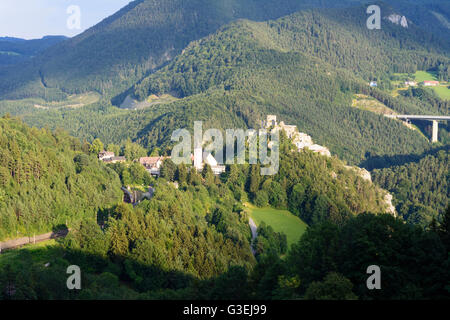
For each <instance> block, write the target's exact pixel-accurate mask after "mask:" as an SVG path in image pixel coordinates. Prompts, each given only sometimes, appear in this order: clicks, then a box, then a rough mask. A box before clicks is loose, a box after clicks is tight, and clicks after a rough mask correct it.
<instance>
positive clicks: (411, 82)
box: [405, 81, 417, 87]
mask: <svg viewBox="0 0 450 320" xmlns="http://www.w3.org/2000/svg"><path fill="white" fill-rule="evenodd" d="M405 86H407V87H415V86H417V82H415V81H405Z"/></svg>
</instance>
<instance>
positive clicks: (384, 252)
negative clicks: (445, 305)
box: [0, 0, 450, 300]
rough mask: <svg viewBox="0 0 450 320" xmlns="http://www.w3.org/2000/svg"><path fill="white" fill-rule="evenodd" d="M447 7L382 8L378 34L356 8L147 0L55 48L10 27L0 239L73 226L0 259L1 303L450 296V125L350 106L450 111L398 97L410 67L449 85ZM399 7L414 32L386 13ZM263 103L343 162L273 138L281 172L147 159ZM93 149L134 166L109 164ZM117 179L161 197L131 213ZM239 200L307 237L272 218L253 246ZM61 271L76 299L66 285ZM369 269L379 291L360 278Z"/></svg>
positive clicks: (285, 0) (2, 90)
mask: <svg viewBox="0 0 450 320" xmlns="http://www.w3.org/2000/svg"><path fill="white" fill-rule="evenodd" d="M442 3H443V1H442V0H429V1H427V2H426V3H424V2H423V1H419V0H399V1H396V3H395V4H392V7H391V6H389V5H386V4H382V5H381V6H382V12H383V21H382V24H383V27H382V29H381V30H369V29H368V28H367V27H366V19H367V14H366V12H365V9H366V7H365V6H362V4H363V5H365V4H366V3H365V1H363V0H344V1H334V0H322V1H315V0H304V1H298V0H281V1H278V2H274V1H272V0H243V1H239V0H220V1H209V0H190V1H187V0H167V1H160V0H137V1H134V2H131V3H130V4H129V5H127V6H126V7H124V8H123V9H122V10H120V11H119V12H117V13H116V14H114V15H112V16H111V17H109V18H107V19H105V20H103V21H102V22H101V23H99V24H98V25H96V26H94V27H92V28H90V29H88V30H87V31H86V32H83V33H81V34H80V35H78V36H76V37H74V38H71V39H67V40H64V41H60V40H62V39H59V38H55V39H50V40H49V39H47V40H49V41H47V42H45V41H44V42H45V43H44V42H39V41H37V42H21V41H19V40H14V41H12V40H11V39H9V40H8V39H4V40H2V39H1V38H0V99H2V100H0V116H3V117H2V118H0V240H8V239H13V238H17V237H23V236H32V235H34V234H39V233H44V232H49V231H52V230H57V229H59V228H70V232H69V234H68V236H67V237H65V238H64V239H58V240H57V241H53V242H51V244H50V245H47V246H44V247H33V248H32V249H31V248H30V249H28V248H23V249H20V250H17V251H9V252H8V251H7V252H4V253H2V254H1V255H0V300H1V299H6V300H9V299H199V300H205V299H233V300H236V299H237V300H239V299H256V300H258V299H308V300H309V299H312V300H322V299H327V300H330V299H331V300H334V299H346V300H357V299H362V300H377V299H394V300H398V299H449V298H450V272H449V270H450V207H449V202H448V196H449V160H450V159H449V157H450V154H449V151H450V149H449V145H448V144H449V143H450V128H449V127H448V124H447V123H440V125H439V142H437V143H436V144H431V143H430V141H429V136H430V134H431V131H430V122H429V121H422V122H421V121H417V122H414V126H413V127H411V128H412V129H414V130H411V128H409V127H407V126H406V125H404V124H403V123H402V122H400V121H397V120H393V119H390V118H387V117H384V116H383V115H382V114H379V113H375V112H371V111H368V110H362V109H360V108H356V107H353V106H352V102H353V99H354V98H355V96H356V95H365V96H367V97H368V99H374V100H376V102H377V103H379V104H381V105H383V107H385V108H387V109H390V111H392V112H395V113H398V114H430V115H448V114H449V103H450V100H444V99H442V98H440V97H439V96H438V95H437V94H436V92H435V91H434V90H433V89H430V88H424V87H422V86H419V87H409V88H408V89H406V90H398V89H399V86H401V85H403V82H404V81H405V79H404V77H405V76H402V75H401V74H403V75H408V78H409V77H410V75H413V74H414V73H415V72H416V71H419V70H421V71H430V72H433V74H435V75H436V76H437V78H438V79H439V80H440V81H448V80H449V77H450V55H449V52H450V44H449V42H448V39H447V38H445V37H443V36H442V34H443V33H445V31H447V30H448V29H445V24H443V23H441V24H438V23H436V21H439V22H442V18H444V21H447V20H445V16H450V12H449V11H448V10H449V9H448V8H447V7H445V6H444V5H443V4H442ZM318 7H319V9H318ZM341 7H345V8H346V9H342V8H341ZM349 7H352V8H350V9H349ZM311 8H313V9H311ZM398 8H401V10H402V14H403V13H404V14H406V15H408V23H409V26H408V28H402V27H401V26H400V25H396V24H393V23H390V22H389V21H388V19H387V15H389V14H391V13H397V9H398ZM300 9H302V10H301V11H298V10H300ZM420 10H423V13H420V12H419V11H420ZM436 12H441V13H442V15H441V16H440V15H439V14H438V15H436ZM280 17H281V18H280ZM270 19H276V20H270ZM427 25H430V28H429V29H428V31H424V30H423V29H422V27H424V26H427ZM443 28H444V29H443ZM443 30H444V32H443ZM44 40H45V39H44ZM8 41H9V42H8ZM51 41H54V42H52V43H50V42H51ZM7 42H8V43H7ZM56 42H60V43H56ZM2 46H4V47H2ZM2 48H3V49H2ZM20 50H23V51H20ZM3 51H4V52H9V53H10V52H17V53H20V54H23V57H22V58H23V59H22V58H20V59H19V58H18V56H17V55H12V56H11V55H10V54H8V56H7V59H6V60H4V61H3V62H2V58H4V57H3V56H6V54H5V53H4V52H3ZM19 51H20V52H19ZM31 55H33V57H31ZM399 74H400V75H399ZM369 81H377V82H378V87H371V86H369ZM394 82H397V84H395V85H393V83H394ZM398 83H400V84H398ZM444 89H445V88H444ZM84 94H93V95H95V99H94V100H93V101H96V102H93V101H91V100H89V99H85V100H83V95H84ZM84 98H85V97H84ZM6 99H8V100H6ZM77 99H79V100H80V101H90V102H82V103H80V104H74V103H72V102H69V101H77ZM125 99H127V100H128V101H132V103H131V107H124V106H123V105H122V102H123V101H124V100H125ZM141 102H143V103H144V105H145V107H143V108H136V109H133V105H135V104H138V103H141ZM52 103H53V104H52ZM127 108H128V109H127ZM10 114H12V116H11V115H10ZM269 114H274V115H276V116H277V118H278V121H283V122H285V123H286V124H289V125H296V126H297V127H298V129H299V131H300V132H305V133H307V134H309V135H310V136H311V137H312V138H313V140H314V143H318V144H320V145H323V146H326V147H328V148H329V149H330V151H331V153H332V156H331V157H326V156H321V155H318V154H316V153H313V152H311V151H308V150H303V151H301V152H297V150H296V149H297V148H296V146H294V145H293V144H292V143H291V141H289V140H288V139H287V137H286V135H285V134H281V146H280V166H279V171H278V172H277V174H276V175H273V176H263V175H261V173H260V169H261V168H262V167H263V165H262V164H260V163H259V164H252V165H249V164H245V165H227V166H226V172H224V173H222V174H221V175H218V176H217V175H214V174H213V171H212V168H211V167H210V166H209V165H206V166H205V167H204V169H203V171H200V172H197V170H196V169H194V168H193V167H192V166H191V165H184V164H182V165H175V164H174V163H173V162H172V161H171V160H165V161H164V163H163V166H162V168H161V175H160V177H158V178H156V177H152V176H151V175H150V174H149V172H148V171H147V170H146V169H145V167H144V166H142V165H141V164H140V163H139V158H140V157H146V156H168V155H170V154H171V151H172V148H173V143H172V142H171V140H170V139H171V135H172V133H173V132H174V131H175V130H177V129H182V128H186V129H188V130H189V131H192V129H193V124H194V121H203V130H204V131H205V130H207V129H209V128H218V129H220V130H224V129H228V128H242V129H246V128H255V129H259V128H260V126H261V121H262V120H265V119H266V116H267V115H269ZM102 150H107V151H112V152H114V153H115V155H120V156H125V157H126V159H127V161H126V162H124V163H111V164H105V163H103V162H102V161H99V160H98V153H99V152H100V151H102ZM348 165H357V166H360V167H364V168H365V169H367V170H369V171H370V173H371V174H372V180H373V182H372V181H370V179H367V177H366V178H363V177H362V176H361V175H360V172H359V171H358V170H354V169H355V168H352V167H349V166H348ZM122 186H128V187H130V188H136V189H139V190H141V191H142V190H148V189H150V190H151V191H152V195H151V196H148V197H147V198H146V199H143V200H142V201H139V203H136V204H134V205H131V204H126V203H124V201H123V200H124V197H123V193H122V191H121V187H122ZM149 187H151V188H149ZM153 191H154V193H153ZM388 192H389V193H390V194H392V195H393V196H394V197H393V204H394V206H395V208H396V213H397V215H395V214H387V212H388V204H389V203H388V202H389V201H387V200H386V195H387V193H388ZM247 205H249V206H251V207H252V208H258V210H259V209H266V208H268V207H270V209H271V210H288V211H289V212H290V213H292V214H293V215H294V216H295V217H292V218H295V219H297V217H298V218H300V219H301V220H302V221H303V222H304V223H306V224H307V226H308V228H307V231H306V233H304V234H303V236H302V237H301V239H300V240H299V241H298V242H297V243H295V244H294V245H291V243H290V244H289V245H288V240H287V239H288V237H287V235H286V234H284V233H282V232H279V231H276V230H275V229H274V228H273V226H271V225H269V224H266V223H264V222H263V223H261V224H259V225H258V235H257V237H256V239H253V238H252V232H251V231H252V230H251V229H250V227H249V212H248V207H249V206H247ZM289 212H287V213H289ZM297 220H298V219H297ZM289 239H290V238H289ZM69 265H78V266H80V267H81V270H82V276H83V279H82V283H83V289H82V290H80V291H69V290H67V288H66V279H67V273H66V268H67V267H68V266H69ZM370 265H378V266H380V267H381V270H382V273H383V277H382V279H383V290H374V291H370V290H368V289H367V286H366V279H367V277H368V275H367V273H366V270H367V267H368V266H370Z"/></svg>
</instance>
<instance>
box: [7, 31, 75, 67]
mask: <svg viewBox="0 0 450 320" xmlns="http://www.w3.org/2000/svg"><path fill="white" fill-rule="evenodd" d="M66 39H67V38H66V37H64V36H47V37H43V38H42V39H34V40H24V39H19V38H8V37H3V38H0V67H2V66H4V65H11V64H17V63H19V62H23V61H26V60H28V59H30V58H32V57H34V56H36V55H37V54H38V53H40V52H42V51H44V50H45V49H47V48H49V47H51V46H53V45H55V44H57V43H59V42H61V41H64V40H66Z"/></svg>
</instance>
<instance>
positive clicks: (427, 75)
mask: <svg viewBox="0 0 450 320" xmlns="http://www.w3.org/2000/svg"><path fill="white" fill-rule="evenodd" d="M414 77H415V78H416V81H417V82H422V81H438V79H437V77H436V73H434V72H428V71H417V72H416V73H415V74H414Z"/></svg>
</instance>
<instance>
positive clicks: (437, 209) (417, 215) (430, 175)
mask: <svg viewBox="0 0 450 320" xmlns="http://www.w3.org/2000/svg"><path fill="white" fill-rule="evenodd" d="M449 165H450V157H449V148H448V146H447V147H446V148H444V150H438V151H435V152H433V153H430V154H428V155H425V156H423V157H422V158H421V159H418V160H416V161H411V162H408V163H406V164H403V165H400V166H393V167H390V168H385V169H381V170H378V169H377V170H374V171H373V178H374V182H375V183H377V184H378V185H380V186H382V187H383V188H385V189H387V190H389V191H390V192H392V193H393V194H394V196H395V197H394V199H395V205H396V208H397V212H398V213H399V214H400V215H401V216H402V217H403V218H404V219H405V220H406V221H408V222H409V223H412V224H420V225H423V226H427V225H429V224H430V223H431V222H432V219H435V220H436V221H440V220H441V219H442V215H443V214H444V213H445V210H446V209H447V207H448V205H449V200H448V198H449V195H450V189H449V188H450V186H449V178H450V176H449V169H450V167H449Z"/></svg>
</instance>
